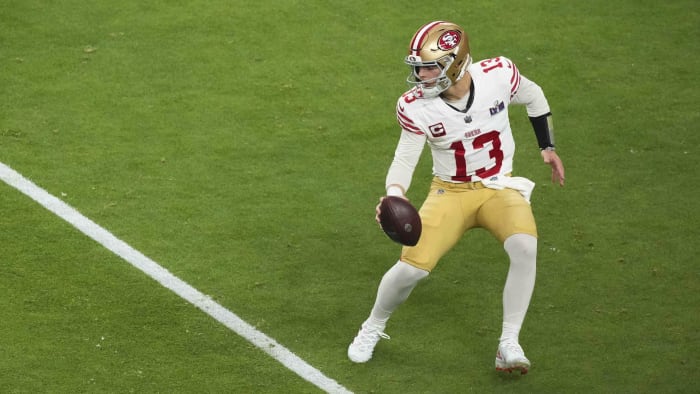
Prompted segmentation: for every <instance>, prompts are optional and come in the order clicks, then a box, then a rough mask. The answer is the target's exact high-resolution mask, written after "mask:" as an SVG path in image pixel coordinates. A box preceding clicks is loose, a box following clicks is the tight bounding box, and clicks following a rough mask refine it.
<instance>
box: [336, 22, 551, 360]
mask: <svg viewBox="0 0 700 394" xmlns="http://www.w3.org/2000/svg"><path fill="white" fill-rule="evenodd" d="M405 62H406V63H407V64H408V65H409V66H410V68H411V72H410V74H409V76H408V82H409V84H411V85H412V88H411V89H410V90H409V91H407V92H406V93H404V94H403V95H402V96H401V97H400V98H399V100H398V103H397V105H396V117H397V120H398V123H399V125H400V126H401V136H400V138H399V141H398V145H397V147H396V152H395V155H394V159H393V162H392V163H391V166H390V167H389V171H388V173H387V177H386V194H387V195H389V196H402V197H404V198H405V195H406V192H407V191H408V189H409V186H410V184H411V179H412V177H413V172H414V169H415V167H416V164H417V163H418V160H419V158H420V155H421V152H422V150H423V147H424V146H425V144H426V142H427V144H428V146H429V147H430V150H431V153H432V160H433V175H434V177H433V179H432V184H431V187H430V191H429V194H428V196H427V198H426V199H425V202H424V203H423V206H422V207H421V208H420V217H421V221H422V225H423V232H422V234H421V238H420V240H419V241H418V244H417V245H415V246H412V247H409V246H404V247H403V249H402V251H401V257H400V259H399V261H398V262H396V264H395V265H393V266H392V267H391V268H390V269H389V270H388V271H387V272H386V274H384V276H383V277H382V279H381V281H380V283H379V288H378V291H377V296H376V301H375V303H374V306H373V308H372V310H371V312H370V315H369V317H368V318H367V319H366V320H365V321H364V322H363V323H362V325H361V328H360V330H359V332H358V334H357V336H356V337H355V339H354V340H353V341H352V343H351V344H350V346H349V347H348V357H349V358H350V360H352V361H353V362H356V363H364V362H367V361H369V360H370V359H371V358H372V353H373V351H374V348H375V346H376V345H377V343H378V342H379V340H380V339H381V338H387V339H388V338H389V337H388V335H386V334H385V333H384V330H385V327H386V323H387V321H388V320H389V317H390V316H391V314H392V312H394V310H396V308H397V307H398V306H399V305H401V304H402V303H403V302H404V301H405V300H406V299H407V298H408V296H409V294H410V293H411V291H412V290H413V288H414V287H415V286H416V285H417V284H418V282H419V281H420V280H421V279H424V278H425V277H427V276H428V274H429V273H430V272H431V271H432V269H433V268H435V266H436V264H437V263H438V261H439V260H440V258H441V257H442V256H443V255H444V254H445V253H447V251H449V250H450V249H451V248H452V247H453V246H454V245H455V244H456V243H457V242H458V241H459V239H460V238H461V237H462V236H463V235H464V233H465V232H467V231H468V230H470V229H472V228H477V227H481V228H484V229H486V230H487V231H489V232H490V233H491V234H492V235H493V236H494V237H496V238H497V239H498V240H499V241H500V242H501V243H502V244H503V248H504V249H505V252H506V254H507V255H508V258H509V261H510V266H509V270H508V275H507V278H506V282H505V286H504V289H503V325H502V332H501V336H500V342H499V345H498V349H497V351H496V362H495V365H496V369H497V370H501V371H508V372H511V371H513V370H518V371H520V373H521V374H525V373H527V371H528V369H529V368H530V361H529V360H528V359H527V357H525V353H524V351H523V349H522V347H521V346H520V344H519V341H518V336H519V333H520V329H521V326H522V324H523V321H524V319H525V314H526V313H527V309H528V306H529V304H530V298H531V296H532V292H533V288H534V285H535V269H536V268H535V267H536V257H537V228H536V225H535V219H534V217H533V213H532V209H531V207H530V202H529V198H530V193H531V191H532V188H533V186H534V183H532V182H531V181H529V180H528V179H526V178H522V177H512V176H511V172H512V171H513V155H514V152H515V143H514V140H513V135H512V132H511V127H510V123H509V120H508V106H509V105H510V104H524V105H525V107H526V109H527V115H528V117H529V118H530V121H531V123H532V127H533V129H534V132H535V136H536V139H537V143H538V145H539V148H540V152H541V156H542V159H543V161H544V163H546V164H548V165H549V166H551V170H552V182H555V183H558V184H559V185H560V186H563V185H564V166H563V164H562V161H561V159H560V158H559V156H558V155H557V153H556V152H555V150H554V149H555V147H554V135H553V129H552V114H551V112H550V108H549V104H548V102H547V99H546V98H545V95H544V93H543V92H542V89H541V88H540V87H539V86H538V85H537V84H535V83H534V82H532V81H530V80H529V79H527V78H525V77H524V76H522V75H521V74H520V72H519V71H518V68H517V67H516V66H515V64H514V63H513V62H512V61H511V60H509V59H508V58H506V57H503V56H499V57H494V58H491V59H485V60H480V61H475V62H472V57H471V55H470V49H469V40H468V37H467V34H466V33H465V31H464V30H463V29H462V28H461V27H460V26H458V25H456V24H454V23H450V22H445V21H434V22H430V23H428V24H426V25H424V26H422V27H421V28H420V29H418V31H417V32H416V33H415V34H414V36H413V38H412V39H411V42H410V45H409V51H408V55H407V56H406V58H405ZM382 198H384V197H382ZM378 212H379V205H378V206H377V213H378ZM377 220H378V217H377Z"/></svg>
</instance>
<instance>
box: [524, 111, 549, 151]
mask: <svg viewBox="0 0 700 394" xmlns="http://www.w3.org/2000/svg"><path fill="white" fill-rule="evenodd" d="M530 123H532V129H533V130H535V136H536V137H537V144H538V145H539V146H540V149H541V150H544V149H547V148H554V127H553V126H552V113H551V112H548V113H546V114H544V115H540V116H534V117H533V116H530Z"/></svg>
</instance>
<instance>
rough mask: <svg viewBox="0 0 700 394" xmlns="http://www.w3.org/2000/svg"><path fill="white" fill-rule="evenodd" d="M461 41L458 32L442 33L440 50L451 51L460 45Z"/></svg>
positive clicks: (439, 41) (439, 44) (439, 40)
mask: <svg viewBox="0 0 700 394" xmlns="http://www.w3.org/2000/svg"><path fill="white" fill-rule="evenodd" d="M460 39H461V37H460V34H459V32H458V31H455V30H450V31H446V32H444V33H442V35H441V36H440V39H438V42H437V44H438V48H440V49H441V50H443V51H449V50H450V49H454V47H456V46H457V45H459V41H460Z"/></svg>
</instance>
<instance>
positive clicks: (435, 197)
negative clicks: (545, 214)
mask: <svg viewBox="0 0 700 394" xmlns="http://www.w3.org/2000/svg"><path fill="white" fill-rule="evenodd" d="M419 213H420V217H421V221H422V225H423V230H422V233H421V237H420V240H419V241H418V244H417V245H416V246H405V247H404V248H403V249H402V251H401V260H402V261H404V262H406V263H409V264H411V265H413V266H415V267H417V268H420V269H423V270H426V271H428V272H430V271H431V270H432V269H433V268H435V265H437V262H438V260H440V258H441V257H442V256H444V255H445V253H447V252H448V251H449V250H450V249H451V248H452V247H453V246H454V245H455V244H456V243H457V241H459V239H460V238H462V236H463V235H464V233H466V232H467V231H468V230H469V229H472V228H476V227H482V228H484V229H486V230H488V231H489V232H490V233H491V234H492V235H493V236H494V237H496V239H498V240H499V241H500V242H501V243H503V242H504V241H505V240H506V239H507V238H508V237H510V236H511V235H513V234H530V235H532V236H535V237H537V226H536V224H535V218H534V216H533V214H532V208H531V207H530V204H528V202H527V201H526V200H525V198H523V196H522V195H521V194H520V193H519V192H518V191H516V190H513V189H503V190H495V189H489V188H486V187H485V186H484V185H482V184H481V182H469V183H451V182H445V181H443V180H441V179H439V178H437V177H435V178H433V182H432V184H431V186H430V194H428V197H427V198H426V199H425V202H424V203H423V206H422V207H421V208H420V211H419Z"/></svg>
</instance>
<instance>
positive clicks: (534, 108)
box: [511, 74, 551, 117]
mask: <svg viewBox="0 0 700 394" xmlns="http://www.w3.org/2000/svg"><path fill="white" fill-rule="evenodd" d="M511 103H513V104H525V107H526V108H527V116H530V117H536V116H541V115H545V114H547V113H549V112H551V111H550V109H549V103H548V102H547V98H546V97H545V96H544V92H543V91H542V88H540V86H539V85H538V84H536V83H534V82H532V81H530V80H529V79H527V78H525V77H524V76H523V75H522V74H521V75H520V86H518V91H517V92H516V93H515V96H513V99H512V100H511Z"/></svg>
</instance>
